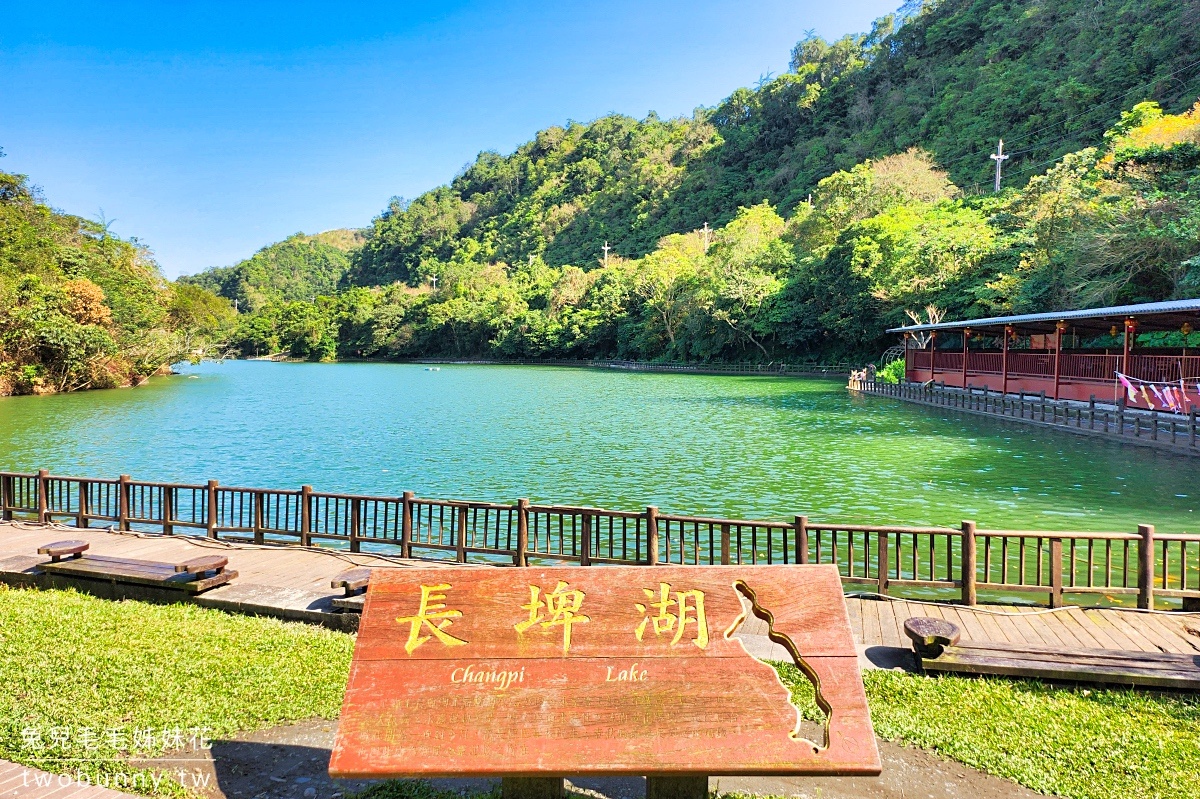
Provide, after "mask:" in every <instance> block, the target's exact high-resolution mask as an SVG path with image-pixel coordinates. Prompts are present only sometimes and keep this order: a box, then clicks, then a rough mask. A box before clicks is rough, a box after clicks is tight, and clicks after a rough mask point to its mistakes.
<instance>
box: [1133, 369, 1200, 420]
mask: <svg viewBox="0 0 1200 799" xmlns="http://www.w3.org/2000/svg"><path fill="white" fill-rule="evenodd" d="M1116 374H1117V382H1119V383H1120V384H1121V387H1122V388H1124V389H1125V396H1126V399H1127V400H1128V401H1129V402H1130V403H1132V404H1134V405H1136V404H1137V402H1138V400H1139V399H1140V400H1142V401H1143V402H1144V403H1145V404H1146V407H1148V408H1153V409H1155V410H1159V411H1171V412H1172V413H1190V412H1191V410H1192V409H1193V408H1197V409H1200V379H1197V378H1189V379H1188V380H1184V379H1183V378H1180V379H1179V382H1178V383H1173V382H1172V383H1168V382H1155V381H1153V380H1139V379H1138V378H1136V377H1130V376H1129V375H1125V374H1121V373H1120V372H1117V373H1116ZM1189 385H1190V386H1191V387H1192V388H1193V389H1194V392H1189V391H1188V386H1189Z"/></svg>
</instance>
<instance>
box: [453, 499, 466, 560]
mask: <svg viewBox="0 0 1200 799" xmlns="http://www.w3.org/2000/svg"><path fill="white" fill-rule="evenodd" d="M467 510H468V508H467V506H466V505H459V506H458V525H457V526H458V530H457V534H456V535H455V536H454V539H455V540H454V544H455V551H454V556H455V559H456V560H457V561H458V562H459V563H466V562H467Z"/></svg>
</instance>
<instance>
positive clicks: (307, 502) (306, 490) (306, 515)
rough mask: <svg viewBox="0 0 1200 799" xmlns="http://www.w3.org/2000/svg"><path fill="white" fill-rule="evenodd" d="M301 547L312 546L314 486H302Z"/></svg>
mask: <svg viewBox="0 0 1200 799" xmlns="http://www.w3.org/2000/svg"><path fill="white" fill-rule="evenodd" d="M300 546H302V547H308V546H312V486H300ZM401 551H403V550H401Z"/></svg>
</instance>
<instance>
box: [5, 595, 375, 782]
mask: <svg viewBox="0 0 1200 799" xmlns="http://www.w3.org/2000/svg"><path fill="white" fill-rule="evenodd" d="M353 646H354V639H353V638H352V637H351V636H349V635H346V634H344V633H335V632H331V631H328V630H324V629H321V628H318V627H313V626H311V625H306V624H298V623H287V622H279V621H274V620H270V619H260V618H251V617H247V616H232V615H229V614H225V613H221V612H219V611H215V610H206V609H203V608H198V607H195V606H191V605H169V606H168V605H150V604H146V603H142V602H109V601H105V600H101V599H96V598H93V597H89V596H86V595H83V594H77V593H74V592H63V591H22V590H11V589H4V588H3V587H2V586H0V686H2V688H0V758H4V759H7V760H12V761H15V762H18V763H21V764H24V765H29V766H35V767H38V768H42V769H45V770H46V771H50V772H54V773H60V774H74V773H75V772H76V770H77V769H80V770H82V771H83V772H84V773H86V774H88V775H89V776H90V777H91V778H92V779H93V780H97V779H100V780H104V779H108V780H112V779H114V778H119V777H120V776H121V775H125V776H129V777H131V778H132V776H133V775H134V774H136V773H137V770H136V769H130V767H129V766H128V765H127V757H128V756H129V755H133V756H137V757H145V756H153V755H156V754H160V753H161V752H162V751H163V743H164V737H166V738H167V739H170V738H173V737H174V735H173V734H174V732H175V731H176V730H177V729H178V730H180V731H181V734H182V736H183V737H184V739H185V743H186V744H187V745H191V739H192V734H193V732H192V731H193V729H194V728H205V727H207V728H208V731H207V734H208V736H209V737H221V736H228V735H230V734H232V733H234V732H237V731H239V730H253V729H259V728H263V727H270V726H273V725H276V724H280V723H283V722H287V721H293V720H298V719H305V718H312V717H316V716H320V717H324V718H334V717H336V716H337V714H338V711H339V710H340V709H341V702H342V693H343V690H344V689H345V685H346V675H347V673H348V670H349V664H350V655H351V653H352V651H353ZM64 728H65V729H67V731H68V735H69V736H70V737H69V738H68V740H67V741H66V742H65V743H63V744H62V745H61V746H60V745H58V744H57V742H55V741H53V740H52V739H51V738H50V736H51V735H52V732H53V731H54V730H56V729H57V730H59V731H61V730H62V729H64ZM26 730H36V731H38V732H40V734H41V736H42V742H43V744H48V745H49V746H48V748H45V749H41V750H39V749H37V748H36V746H30V745H29V742H28V741H27V739H26V737H25V735H24V731H26ZM85 730H90V731H92V733H93V735H95V737H96V738H97V740H95V741H89V740H88V739H87V735H86V732H85ZM110 730H118V731H119V732H118V734H113V737H112V739H111V740H110V739H109V735H110V733H109V731H110ZM146 730H153V731H155V735H154V738H155V740H154V741H146V740H145V739H146V738H148V737H149V736H148V735H147V734H146V733H145V732H144V731H146ZM138 731H142V732H138ZM164 731H165V732H164ZM60 735H61V732H60ZM135 736H139V737H141V738H142V739H143V740H141V741H139V745H138V746H137V747H136V750H133V744H134V740H133V739H134V738H135ZM60 740H61V738H60ZM131 750H132V751H131ZM142 774H143V777H142V779H145V773H144V772H142ZM136 787H138V788H141V789H142V792H147V793H154V789H153V787H148V788H147V787H145V786H144V784H142V785H138V786H136ZM175 787H176V786H173V785H170V784H168V782H167V781H162V782H161V784H160V787H159V792H160V793H163V792H165V793H179V792H178V791H176V790H174V789H175Z"/></svg>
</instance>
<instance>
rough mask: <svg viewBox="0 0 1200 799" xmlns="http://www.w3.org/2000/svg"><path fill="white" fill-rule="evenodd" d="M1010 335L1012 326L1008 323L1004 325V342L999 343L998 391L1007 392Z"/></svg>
mask: <svg viewBox="0 0 1200 799" xmlns="http://www.w3.org/2000/svg"><path fill="white" fill-rule="evenodd" d="M1011 335H1012V328H1011V327H1009V326H1008V325H1005V326H1004V336H1003V339H1004V343H1003V344H1001V345H1000V393H1001V394H1007V393H1008V339H1009V337H1010V336H1011Z"/></svg>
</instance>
